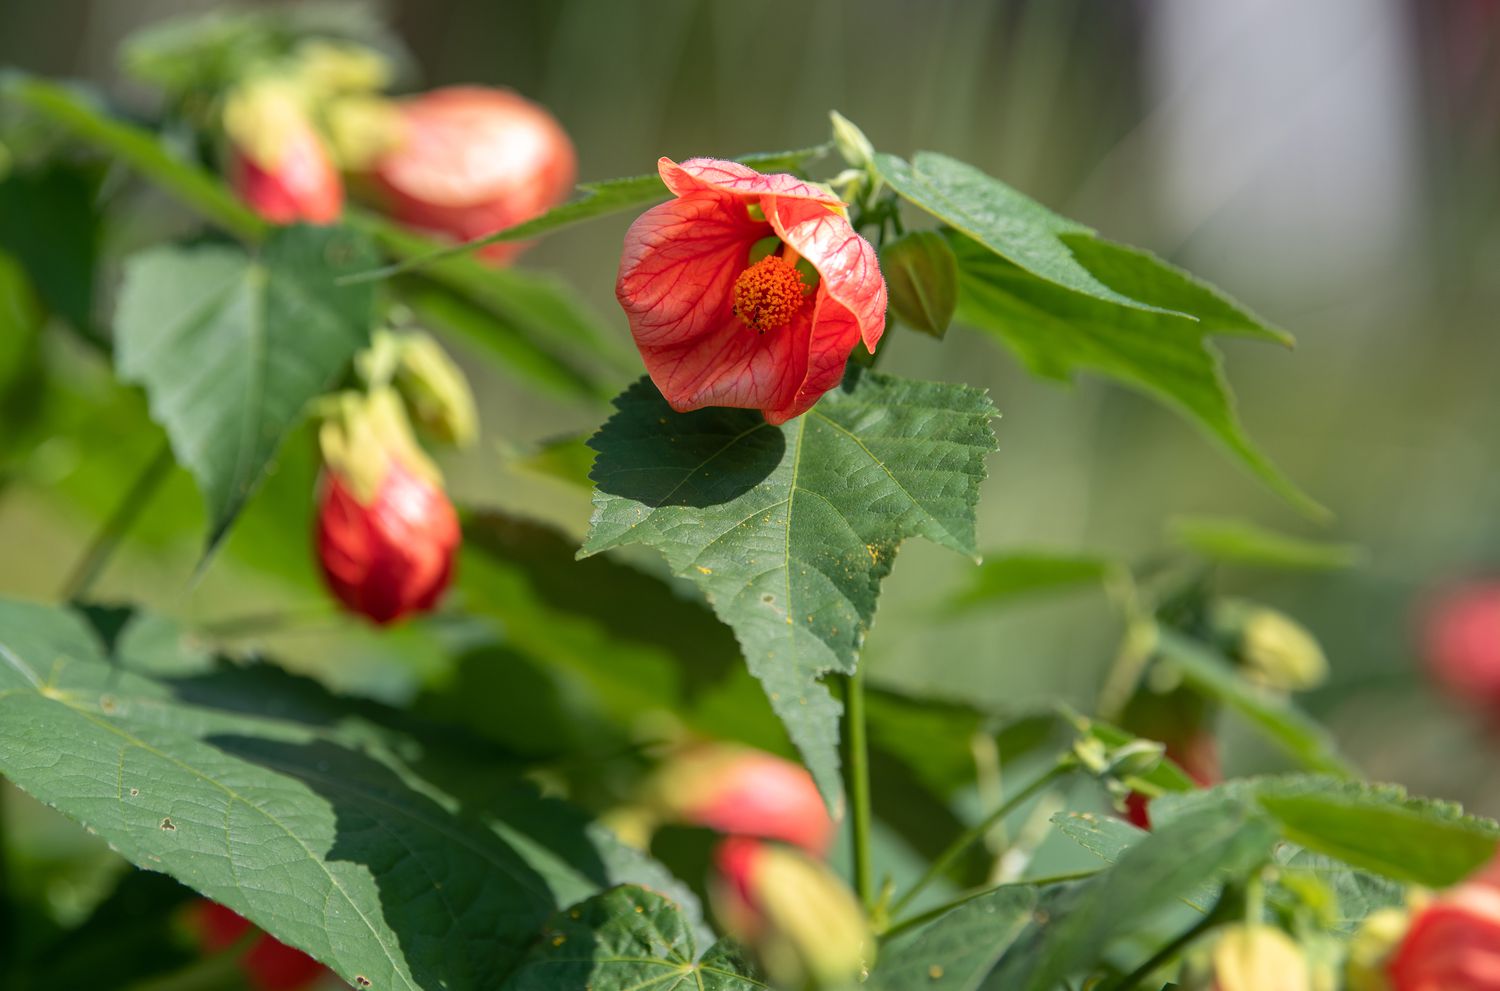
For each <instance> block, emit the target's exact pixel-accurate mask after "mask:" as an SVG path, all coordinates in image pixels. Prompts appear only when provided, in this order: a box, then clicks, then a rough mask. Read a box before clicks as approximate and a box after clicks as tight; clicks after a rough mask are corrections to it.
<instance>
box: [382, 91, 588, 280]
mask: <svg viewBox="0 0 1500 991" xmlns="http://www.w3.org/2000/svg"><path fill="white" fill-rule="evenodd" d="M397 106H398V108H399V112H400V134H399V137H398V138H397V140H396V141H395V142H394V144H393V146H392V147H390V148H388V149H387V150H386V151H385V152H384V153H383V154H381V155H380V156H378V157H377V158H376V160H375V162H374V164H373V166H372V168H371V171H370V175H369V178H370V180H371V183H372V185H373V187H374V191H375V193H376V194H377V196H378V197H379V198H380V200H381V202H382V204H383V206H384V209H385V210H386V212H388V213H389V214H390V215H391V216H392V217H394V218H395V219H396V220H398V221H400V222H401V223H403V224H406V225H407V226H410V227H414V228H417V229H420V230H424V231H429V232H432V233H434V234H438V235H441V236H443V237H445V238H448V239H451V240H455V241H470V240H473V239H474V238H477V237H482V236H484V235H486V234H493V233H494V232H496V231H498V230H503V229H504V228H506V227H511V226H514V225H515V224H519V223H521V222H522V221H526V220H530V219H531V218H533V217H535V216H537V215H539V214H541V213H544V212H546V211H547V210H548V209H550V208H552V207H553V206H556V205H557V204H558V203H561V202H562V201H563V200H565V199H567V197H568V194H569V192H571V190H572V188H573V180H574V178H575V177H576V176H577V169H578V166H577V159H576V157H575V155H574V152H573V144H572V142H571V141H569V140H568V135H567V132H565V131H564V130H563V129H562V126H561V125H560V124H558V122H557V120H556V119H555V118H553V116H552V115H551V114H549V113H548V112H547V111H546V110H544V109H543V108H542V107H540V106H538V105H536V104H535V103H532V102H531V101H529V100H527V99H525V98H524V97H521V96H518V95H517V94H515V93H512V92H510V91H509V90H501V89H486V88H484V87H480V86H451V87H447V88H444V89H436V90H432V91H431V92H429V93H423V94H421V95H419V96H415V97H412V98H410V99H407V100H402V101H399V102H398V104H397ZM523 248H524V245H522V244H519V243H501V244H494V245H491V246H490V247H488V248H485V249H484V250H483V251H482V252H480V255H481V257H483V258H486V259H488V260H490V261H493V262H498V263H503V262H506V261H509V260H510V259H512V258H514V257H515V256H516V255H517V254H518V253H519V252H520V251H521V250H522V249H523Z"/></svg>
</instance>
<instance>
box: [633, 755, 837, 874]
mask: <svg viewBox="0 0 1500 991" xmlns="http://www.w3.org/2000/svg"><path fill="white" fill-rule="evenodd" d="M647 804H648V806H650V807H651V808H653V809H655V811H656V813H657V815H658V816H660V817H661V818H662V819H666V820H669V821H674V822H681V823H686V824H689V825H693V826H703V827H706V828H708V829H713V830H716V831H718V832H721V833H729V834H733V835H738V836H758V837H762V838H765V839H771V840H781V841H783V842H785V843H791V844H794V845H796V846H799V847H802V848H803V849H804V850H806V851H808V852H809V853H811V854H813V855H815V856H822V855H824V854H825V853H827V852H828V847H829V844H830V843H832V841H833V831H834V825H833V820H832V819H831V818H829V815H828V809H827V807H826V806H825V805H824V804H823V796H822V795H821V794H819V792H818V786H817V785H816V784H814V783H813V779H812V775H810V774H808V773H807V769H806V768H804V767H802V765H800V764H794V763H792V762H791V761H789V760H783V759H782V758H780V757H776V756H773V755H772V754H768V753H765V752H763V751H759V750H752V749H750V748H749V747H740V746H735V745H732V744H720V743H704V744H698V745H696V746H692V747H690V748H688V749H687V750H685V751H683V752H682V753H680V754H678V755H677V756H675V757H673V758H672V759H671V760H669V761H668V762H667V763H666V764H665V765H664V766H663V767H662V769H661V771H660V772H658V774H657V775H656V777H655V779H654V780H653V782H652V784H651V787H650V790H649V795H648V797H647Z"/></svg>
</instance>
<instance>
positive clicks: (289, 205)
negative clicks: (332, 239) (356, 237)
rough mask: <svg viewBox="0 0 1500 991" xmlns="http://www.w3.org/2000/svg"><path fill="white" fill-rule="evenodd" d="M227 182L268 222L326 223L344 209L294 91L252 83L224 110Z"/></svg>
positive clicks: (340, 189) (338, 183)
mask: <svg viewBox="0 0 1500 991" xmlns="http://www.w3.org/2000/svg"><path fill="white" fill-rule="evenodd" d="M224 132H225V135H226V136H227V137H228V140H229V181H230V184H231V185H232V186H233V187H234V190H235V192H236V193H238V194H239V197H240V198H241V199H242V200H244V201H245V203H247V204H248V205H249V206H250V207H251V209H253V210H254V211H255V212H256V213H258V214H260V215H261V216H262V217H264V218H265V219H266V220H269V221H270V222H272V223H274V224H290V223H295V222H297V221H306V222H308V223H313V224H328V223H332V222H334V221H335V220H337V219H338V218H339V214H341V213H342V212H343V209H344V185H343V181H342V180H340V178H339V174H338V171H337V170H336V169H335V168H334V165H333V159H332V158H331V157H330V156H329V154H328V149H327V148H325V147H324V145H323V139H322V138H321V137H320V136H319V135H318V132H317V129H316V128H314V127H313V124H312V121H311V119H310V118H309V117H308V115H307V111H306V109H305V107H304V106H303V103H302V99H301V97H300V95H299V93H298V92H297V90H296V88H295V87H294V86H293V85H292V84H290V83H289V82H287V81H284V80H278V79H258V80H252V81H251V82H248V83H245V84H243V85H242V86H240V87H239V88H238V89H237V90H235V91H234V92H233V93H231V94H230V96H229V98H228V100H227V101H226V103H225V107H224Z"/></svg>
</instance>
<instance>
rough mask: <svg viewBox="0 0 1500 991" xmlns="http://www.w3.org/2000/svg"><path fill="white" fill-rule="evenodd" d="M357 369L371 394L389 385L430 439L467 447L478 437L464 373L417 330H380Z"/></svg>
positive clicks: (357, 363)
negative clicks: (374, 390)
mask: <svg viewBox="0 0 1500 991" xmlns="http://www.w3.org/2000/svg"><path fill="white" fill-rule="evenodd" d="M355 365H356V368H357V370H358V372H359V376H360V378H361V379H362V380H363V381H364V382H365V384H366V385H368V386H369V387H370V388H371V389H372V390H373V389H378V388H382V387H385V386H392V387H394V388H395V390H396V393H397V394H398V395H399V396H400V398H401V400H402V401H403V402H405V404H406V407H407V409H408V410H409V411H410V413H411V417H412V419H413V420H414V421H415V423H416V426H417V428H418V429H419V430H421V431H422V432H423V433H425V434H427V435H428V436H429V437H431V438H432V439H433V440H436V441H440V442H442V443H445V444H452V445H454V446H456V447H468V446H469V445H471V444H473V443H474V441H475V440H476V439H477V438H478V436H479V414H478V411H477V410H476V409H475V406H474V394H473V392H472V391H470V389H469V383H468V380H467V379H466V378H465V377H464V373H463V371H462V370H460V369H459V367H458V365H457V364H455V363H454V361H453V359H452V358H450V357H448V353H447V352H446V351H444V350H443V349H442V347H441V346H440V345H439V344H438V343H437V341H435V340H433V339H432V337H430V336H429V335H427V334H425V333H423V332H421V331H399V332H398V331H389V330H382V331H378V332H377V333H376V334H375V337H374V341H373V343H372V344H371V345H370V348H369V349H368V350H366V351H364V352H362V353H361V354H360V355H359V356H358V357H357V358H356V359H355Z"/></svg>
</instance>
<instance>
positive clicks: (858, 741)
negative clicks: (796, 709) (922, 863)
mask: <svg viewBox="0 0 1500 991" xmlns="http://www.w3.org/2000/svg"><path fill="white" fill-rule="evenodd" d="M844 688H845V692H844V728H845V734H846V735H845V754H844V767H845V769H846V776H847V785H846V787H847V790H848V792H849V806H850V809H849V811H850V822H851V824H852V826H853V830H854V889H855V891H856V892H858V894H859V900H860V902H861V903H863V904H864V906H865V908H866V909H867V910H868V909H870V908H871V907H873V905H874V903H875V883H874V874H873V873H872V870H871V860H870V819H871V816H870V745H869V737H868V733H867V728H866V726H865V670H864V668H863V666H861V667H859V668H856V669H855V671H854V674H852V675H850V676H849V677H848V678H847V679H846V680H845V682H844Z"/></svg>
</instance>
